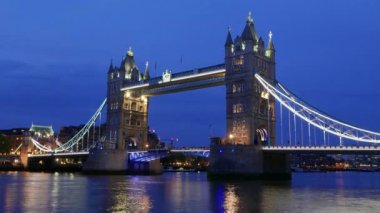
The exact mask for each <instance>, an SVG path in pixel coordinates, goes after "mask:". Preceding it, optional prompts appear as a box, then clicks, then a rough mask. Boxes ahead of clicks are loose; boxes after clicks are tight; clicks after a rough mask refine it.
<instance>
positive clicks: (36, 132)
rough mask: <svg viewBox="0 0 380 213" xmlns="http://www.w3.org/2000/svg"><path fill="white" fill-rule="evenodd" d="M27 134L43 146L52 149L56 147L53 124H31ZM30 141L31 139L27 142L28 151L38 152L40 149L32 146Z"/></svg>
mask: <svg viewBox="0 0 380 213" xmlns="http://www.w3.org/2000/svg"><path fill="white" fill-rule="evenodd" d="M27 136H29V137H31V138H33V139H34V140H36V141H38V142H39V143H40V144H41V145H43V146H45V147H48V148H51V149H54V148H56V147H57V144H56V139H55V135H54V130H53V126H51V125H49V126H42V125H35V124H32V126H31V127H30V128H29V131H28V133H27ZM30 142H31V141H29V143H28V152H31V153H38V152H40V151H41V150H39V149H38V148H37V147H35V146H33V145H32V144H31V143H30Z"/></svg>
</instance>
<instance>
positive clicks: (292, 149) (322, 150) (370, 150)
mask: <svg viewBox="0 0 380 213" xmlns="http://www.w3.org/2000/svg"><path fill="white" fill-rule="evenodd" d="M262 150H263V152H265V153H288V154H374V155H380V146H263V147H262ZM209 151H210V149H208V148H204V147H202V148H174V149H171V150H168V149H153V150H141V151H137V150H136V151H129V152H128V153H130V154H133V153H136V154H137V153H147V154H148V153H149V154H154V153H160V152H161V153H162V152H172V153H188V152H193V153H195V152H200V153H201V152H209ZM88 154H89V153H88V152H67V153H48V154H29V155H28V157H52V156H55V157H79V156H87V155H88Z"/></svg>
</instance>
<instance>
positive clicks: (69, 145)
mask: <svg viewBox="0 0 380 213" xmlns="http://www.w3.org/2000/svg"><path fill="white" fill-rule="evenodd" d="M106 103H107V99H105V100H104V101H103V102H102V104H101V105H100V106H99V108H98V109H97V110H96V112H95V113H94V115H93V116H92V117H91V118H90V120H89V121H88V122H87V123H86V124H85V125H84V126H83V127H82V129H80V130H79V132H78V133H77V134H75V135H74V136H73V137H72V138H71V139H70V140H68V141H67V142H66V143H64V144H61V145H59V146H58V147H57V148H56V149H51V148H50V147H47V146H44V145H42V144H41V143H39V142H38V141H37V140H35V139H33V138H31V141H32V143H33V145H35V146H36V147H37V148H38V149H39V150H41V151H43V152H54V153H58V152H66V151H71V150H73V149H74V148H76V151H79V145H80V142H82V144H81V150H83V147H84V146H83V140H84V137H85V136H86V135H87V138H88V137H89V131H90V129H91V127H92V126H94V127H93V128H94V129H93V145H92V146H88V139H87V150H88V149H90V148H92V147H93V146H94V143H95V124H96V120H97V119H98V118H99V117H100V116H101V112H102V110H103V108H104V106H105V104H106ZM100 125H101V120H100ZM100 125H99V140H101V137H100V136H101V135H100V134H101V132H100V128H101V127H100Z"/></svg>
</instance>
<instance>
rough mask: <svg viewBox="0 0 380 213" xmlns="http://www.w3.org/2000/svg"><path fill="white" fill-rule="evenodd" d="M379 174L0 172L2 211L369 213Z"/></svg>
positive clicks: (374, 205) (379, 205) (373, 205)
mask: <svg viewBox="0 0 380 213" xmlns="http://www.w3.org/2000/svg"><path fill="white" fill-rule="evenodd" d="M379 194H380V173H313V174H307V173H303V174H295V175H294V176H293V180H292V182H260V181H252V182H209V181H207V177H206V174H204V173H168V174H164V175H161V176H83V175H81V174H65V173H63V174H62V173H55V174H51V173H27V172H13V173H4V172H2V173H1V172H0V212H73V211H75V212H144V213H145V212H202V213H203V212H228V213H229V212H284V211H285V212H304V211H310V212H347V211H364V212H372V211H377V210H378V209H379V208H380V203H379V202H378V201H379Z"/></svg>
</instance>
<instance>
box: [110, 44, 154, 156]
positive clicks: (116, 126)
mask: <svg viewBox="0 0 380 213" xmlns="http://www.w3.org/2000/svg"><path fill="white" fill-rule="evenodd" d="M148 78H149V71H148V65H147V66H146V69H145V73H140V72H139V69H138V67H137V65H136V63H135V59H134V54H133V52H132V50H131V48H130V49H129V50H128V52H127V54H126V55H125V56H124V57H123V60H122V62H121V65H120V67H114V66H113V65H112V62H111V65H110V67H109V71H108V85H107V88H108V90H107V97H108V107H107V138H108V140H109V141H110V144H111V147H113V148H116V149H119V150H126V149H133V148H142V147H144V146H145V145H146V144H147V133H148V102H149V98H148V97H145V96H143V95H142V94H141V91H138V90H137V91H133V92H131V91H121V90H120V89H121V88H122V87H123V85H125V84H130V85H133V84H139V83H141V82H143V81H144V80H147V79H148Z"/></svg>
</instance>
